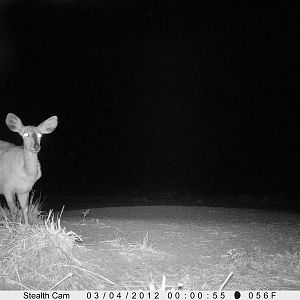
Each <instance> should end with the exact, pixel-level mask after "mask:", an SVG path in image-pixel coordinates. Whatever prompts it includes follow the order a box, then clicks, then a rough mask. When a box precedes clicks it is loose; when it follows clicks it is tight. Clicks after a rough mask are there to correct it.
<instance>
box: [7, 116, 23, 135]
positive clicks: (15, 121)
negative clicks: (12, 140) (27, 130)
mask: <svg viewBox="0 0 300 300" xmlns="http://www.w3.org/2000/svg"><path fill="white" fill-rule="evenodd" d="M5 121H6V125H7V127H8V128H9V129H10V130H11V131H14V132H20V131H21V129H22V128H23V124H22V121H21V120H20V119H19V117H17V116H16V115H14V114H12V113H9V114H7V116H6V120H5Z"/></svg>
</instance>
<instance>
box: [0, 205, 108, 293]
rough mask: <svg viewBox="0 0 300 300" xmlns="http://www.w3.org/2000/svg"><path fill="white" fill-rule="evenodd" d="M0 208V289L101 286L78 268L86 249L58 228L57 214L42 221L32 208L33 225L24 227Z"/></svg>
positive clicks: (74, 236) (100, 280)
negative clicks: (34, 218)
mask: <svg viewBox="0 0 300 300" xmlns="http://www.w3.org/2000/svg"><path fill="white" fill-rule="evenodd" d="M33 205H34V204H33ZM0 209H1V211H0V214H1V219H2V220H1V219H0V290H11V289H13V290H16V289H31V290H35V289H37V290H51V289H54V288H55V289H63V290H74V289H84V288H88V287H90V288H91V287H93V288H102V287H103V285H102V283H103V280H105V278H104V277H103V278H102V277H101V275H99V274H96V273H93V272H92V271H90V270H88V269H86V268H83V267H82V266H83V263H82V262H81V261H80V259H78V257H83V256H84V255H83V252H85V251H86V249H85V248H84V247H83V246H81V245H79V244H78V242H80V241H82V240H81V238H80V236H78V235H77V234H76V233H74V232H73V231H68V232H67V231H66V230H65V228H62V227H61V222H60V220H61V214H60V215H58V216H56V217H54V215H53V211H50V212H49V214H48V216H47V217H46V218H45V217H44V218H42V216H41V214H40V210H39V209H38V208H37V207H33V210H32V211H35V217H36V222H35V224H34V225H27V226H26V225H23V224H22V223H20V222H12V221H11V220H10V213H9V211H8V210H7V209H5V208H0ZM76 257H77V258H76Z"/></svg>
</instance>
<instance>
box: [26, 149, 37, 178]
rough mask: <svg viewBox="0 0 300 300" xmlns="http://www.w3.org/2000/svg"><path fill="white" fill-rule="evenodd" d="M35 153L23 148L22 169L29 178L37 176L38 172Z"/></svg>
mask: <svg viewBox="0 0 300 300" xmlns="http://www.w3.org/2000/svg"><path fill="white" fill-rule="evenodd" d="M37 154H38V153H37V152H33V151H30V150H28V149H26V148H25V147H24V163H25V164H24V169H25V172H26V173H27V174H28V175H30V176H37V175H38V170H39V160H38V156H37Z"/></svg>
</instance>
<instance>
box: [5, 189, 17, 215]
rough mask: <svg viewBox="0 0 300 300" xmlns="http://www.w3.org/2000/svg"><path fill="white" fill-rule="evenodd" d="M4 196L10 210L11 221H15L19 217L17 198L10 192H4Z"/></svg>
mask: <svg viewBox="0 0 300 300" xmlns="http://www.w3.org/2000/svg"><path fill="white" fill-rule="evenodd" d="M4 196H5V199H6V203H7V205H8V207H9V210H10V215H11V219H12V221H15V218H16V215H17V206H16V196H15V194H14V193H12V192H8V191H5V192H4Z"/></svg>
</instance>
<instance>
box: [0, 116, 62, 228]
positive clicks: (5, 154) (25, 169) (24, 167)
mask: <svg viewBox="0 0 300 300" xmlns="http://www.w3.org/2000/svg"><path fill="white" fill-rule="evenodd" d="M6 125H7V126H8V128H9V129H10V130H11V131H14V132H18V133H19V134H20V136H21V137H22V138H23V146H16V145H14V144H11V143H8V142H5V141H0V194H3V195H4V196H5V199H6V202H7V205H8V207H9V209H10V213H11V215H12V216H13V217H14V216H15V215H16V211H17V206H16V197H18V201H19V203H20V206H21V208H22V211H23V215H24V221H25V224H28V198H29V192H30V191H31V189H32V187H33V186H34V184H35V183H36V181H37V180H38V179H39V178H40V177H41V175H42V173H41V167H40V163H39V160H38V153H39V151H40V149H41V145H40V143H41V137H42V135H43V134H47V133H51V132H52V131H53V130H54V129H55V128H56V126H57V117H56V116H53V117H51V118H49V119H47V120H46V121H44V122H42V123H41V124H40V125H38V126H37V127H35V126H24V125H23V124H22V121H21V120H20V119H19V118H18V117H17V116H16V115H14V114H12V113H9V114H8V115H7V117H6Z"/></svg>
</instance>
